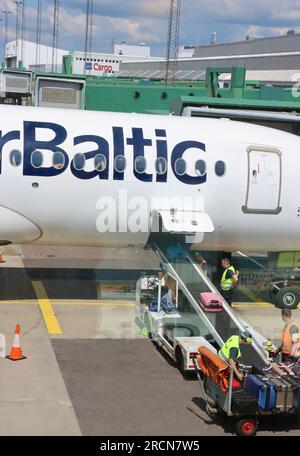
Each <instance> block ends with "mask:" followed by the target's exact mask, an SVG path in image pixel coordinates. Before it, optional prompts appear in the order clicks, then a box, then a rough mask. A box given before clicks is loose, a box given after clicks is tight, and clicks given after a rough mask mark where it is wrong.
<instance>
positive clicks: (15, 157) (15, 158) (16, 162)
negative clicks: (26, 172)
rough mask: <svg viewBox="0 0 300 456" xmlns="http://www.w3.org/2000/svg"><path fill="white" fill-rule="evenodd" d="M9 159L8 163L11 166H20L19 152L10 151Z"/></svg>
mask: <svg viewBox="0 0 300 456" xmlns="http://www.w3.org/2000/svg"><path fill="white" fill-rule="evenodd" d="M9 158H10V163H11V164H12V165H13V166H20V164H21V162H22V154H21V152H20V151H19V150H17V149H14V150H12V151H11V153H10V157H9Z"/></svg>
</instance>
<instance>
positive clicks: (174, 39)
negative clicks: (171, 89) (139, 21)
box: [166, 0, 181, 85]
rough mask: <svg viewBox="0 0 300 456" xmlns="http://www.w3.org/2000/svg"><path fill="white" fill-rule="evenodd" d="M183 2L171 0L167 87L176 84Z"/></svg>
mask: <svg viewBox="0 0 300 456" xmlns="http://www.w3.org/2000/svg"><path fill="white" fill-rule="evenodd" d="M180 8H181V0H170V9H169V26H168V39H167V57H166V85H168V84H169V83H171V84H174V81H175V73H176V69H177V59H178V42H179V26H180Z"/></svg>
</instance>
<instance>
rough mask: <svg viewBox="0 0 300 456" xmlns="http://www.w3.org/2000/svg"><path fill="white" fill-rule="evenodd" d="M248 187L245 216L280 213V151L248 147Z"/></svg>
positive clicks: (244, 209) (243, 208)
mask: <svg viewBox="0 0 300 456" xmlns="http://www.w3.org/2000/svg"><path fill="white" fill-rule="evenodd" d="M247 153H248V186H247V195H246V203H245V205H244V206H243V207H242V210H243V212H244V213H245V214H279V213H280V212H281V207H280V196H281V176H282V163H281V151H280V150H279V149H276V148H265V147H255V146H253V147H249V148H248V150H247Z"/></svg>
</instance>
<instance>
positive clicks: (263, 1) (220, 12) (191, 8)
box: [0, 0, 300, 56]
mask: <svg viewBox="0 0 300 456" xmlns="http://www.w3.org/2000/svg"><path fill="white" fill-rule="evenodd" d="M25 1H26V35H25V37H26V39H27V40H30V41H35V39H36V16H37V14H36V12H37V3H38V2H37V0H25ZM41 2H42V32H41V42H42V44H46V45H51V43H52V28H53V5H54V0H41ZM59 3H60V14H59V38H58V47H59V48H61V49H66V50H69V51H72V50H78V51H80V50H82V51H83V50H84V47H85V20H86V11H85V10H86V1H85V0H60V2H59ZM169 3H170V2H169V0H94V11H93V13H94V14H93V46H92V50H93V51H94V52H111V50H112V43H113V42H122V41H126V43H127V44H139V43H141V42H143V43H146V44H147V45H150V46H151V55H152V56H165V55H166V42H167V30H168V16H169ZM0 6H1V10H0V14H1V11H3V10H7V11H11V12H12V14H9V15H8V41H10V40H12V39H15V36H16V4H15V2H14V1H13V0H0ZM2 17H3V18H4V15H2ZM298 24H300V0H181V20H180V37H179V45H180V46H183V45H194V44H208V43H209V42H210V37H211V33H212V32H216V33H217V42H218V43H221V42H228V41H235V40H241V39H245V37H246V36H247V35H259V36H273V35H278V34H285V33H286V32H287V31H288V30H289V29H296V30H297V26H298ZM298 30H300V26H299V28H298ZM0 32H1V34H0V35H1V38H2V39H1V43H0V52H1V54H3V44H4V20H3V21H2V22H0Z"/></svg>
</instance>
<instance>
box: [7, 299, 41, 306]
mask: <svg viewBox="0 0 300 456" xmlns="http://www.w3.org/2000/svg"><path fill="white" fill-rule="evenodd" d="M36 304H37V303H36V300H33V299H21V300H19V299H10V300H6V301H2V300H0V305H4V306H10V305H14V306H18V305H21V306H24V305H29V306H36Z"/></svg>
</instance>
